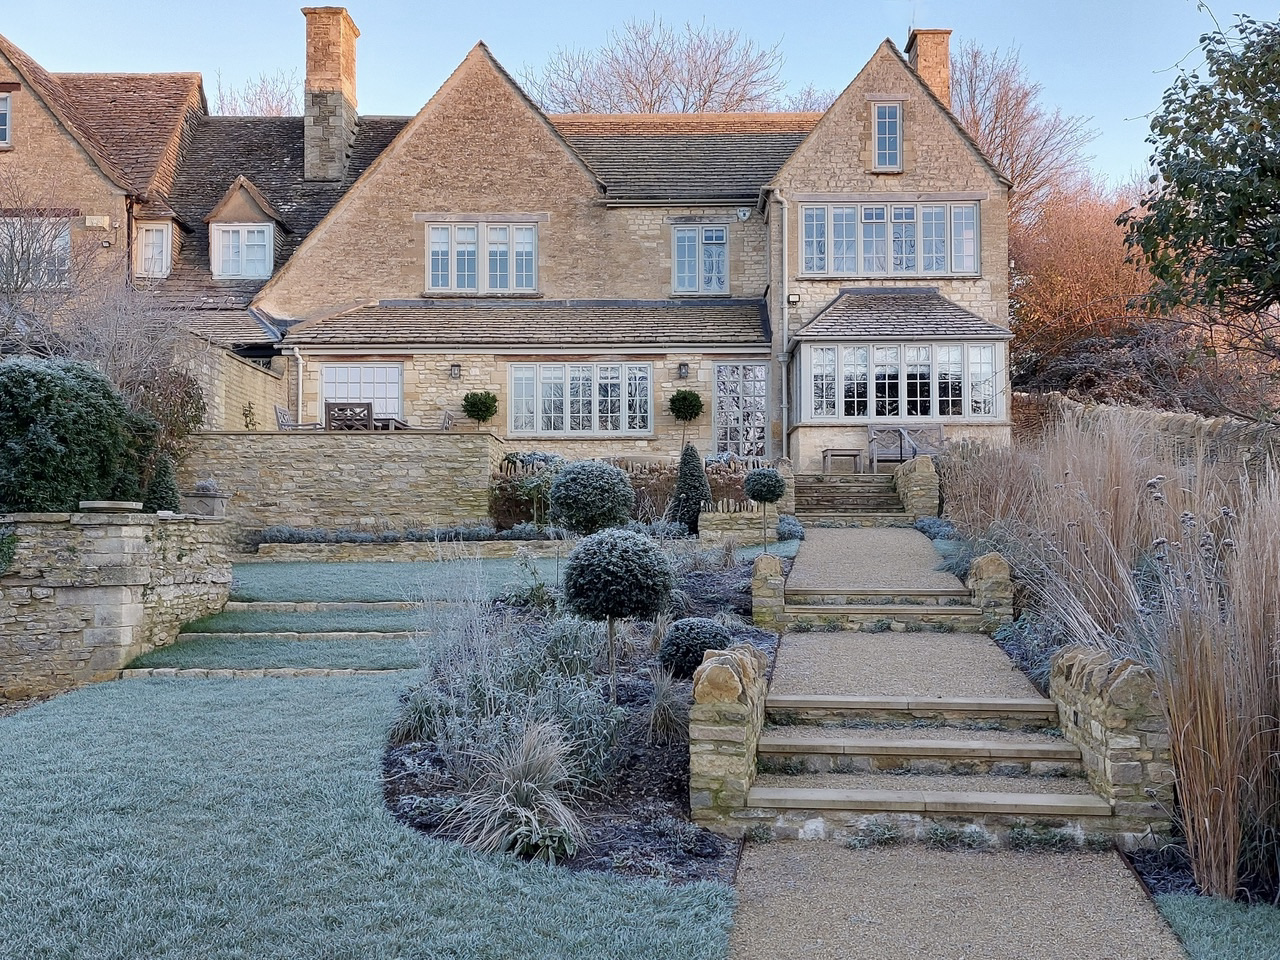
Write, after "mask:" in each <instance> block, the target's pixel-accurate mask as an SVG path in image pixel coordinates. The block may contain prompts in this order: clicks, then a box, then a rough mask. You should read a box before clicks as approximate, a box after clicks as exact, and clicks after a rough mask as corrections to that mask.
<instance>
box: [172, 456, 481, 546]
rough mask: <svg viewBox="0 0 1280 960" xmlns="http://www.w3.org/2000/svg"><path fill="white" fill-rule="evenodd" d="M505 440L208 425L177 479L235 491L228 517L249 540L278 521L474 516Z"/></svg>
mask: <svg viewBox="0 0 1280 960" xmlns="http://www.w3.org/2000/svg"><path fill="white" fill-rule="evenodd" d="M503 446H504V445H503V443H502V441H501V440H499V439H498V438H496V437H494V436H493V435H491V434H488V433H425V432H416V431H394V432H386V433H384V432H371V433H324V432H291V433H243V432H236V433H202V434H198V435H197V436H195V437H193V438H192V443H191V452H190V454H189V455H188V457H187V459H186V460H185V461H184V462H183V463H182V465H181V466H180V467H179V472H178V485H179V487H181V488H182V489H184V490H185V489H190V488H191V487H192V485H194V483H195V482H196V481H197V480H213V481H214V482H216V483H217V485H218V489H219V490H221V491H222V492H223V493H226V494H230V499H229V500H228V501H227V513H226V516H227V520H228V521H229V524H230V526H231V529H232V532H233V535H234V536H235V537H236V538H237V539H239V540H240V541H242V542H243V541H245V540H247V539H250V538H252V537H255V536H256V535H257V534H258V533H260V532H261V531H262V530H263V529H264V528H266V527H269V526H273V525H275V524H288V525H290V526H297V527H324V528H328V529H334V528H337V527H347V526H366V527H377V526H382V527H395V528H403V527H405V526H409V525H413V526H420V527H441V526H453V525H456V524H472V523H479V522H483V521H486V520H487V519H488V517H489V481H490V477H491V475H492V473H493V471H494V469H495V468H496V467H497V464H498V461H499V460H500V459H501V457H502V453H503ZM254 542H256V540H255V541H254Z"/></svg>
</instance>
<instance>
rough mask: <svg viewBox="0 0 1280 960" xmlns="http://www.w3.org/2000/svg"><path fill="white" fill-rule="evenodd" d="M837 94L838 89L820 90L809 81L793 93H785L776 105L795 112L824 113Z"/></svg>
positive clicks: (838, 93)
mask: <svg viewBox="0 0 1280 960" xmlns="http://www.w3.org/2000/svg"><path fill="white" fill-rule="evenodd" d="M838 96H840V91H839V90H822V89H820V88H818V87H815V86H814V85H813V84H812V83H810V84H806V85H805V86H803V87H801V88H800V89H799V90H797V91H796V92H795V93H789V94H787V95H786V96H785V97H783V98H782V100H781V101H780V102H779V103H778V107H779V109H782V110H794V111H796V112H797V113H826V112H827V110H828V109H830V107H831V105H832V104H833V103H835V102H836V98H837V97H838Z"/></svg>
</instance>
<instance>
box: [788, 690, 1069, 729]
mask: <svg viewBox="0 0 1280 960" xmlns="http://www.w3.org/2000/svg"><path fill="white" fill-rule="evenodd" d="M765 719H766V720H767V721H768V722H770V723H774V724H778V725H780V726H793V725H798V724H819V725H822V726H841V725H857V724H864V725H866V724H872V723H876V724H881V723H913V722H920V721H932V722H935V723H941V724H950V725H954V726H969V727H970V728H972V727H973V726H974V725H983V726H987V727H990V728H992V729H997V730H1046V729H1051V728H1056V727H1057V726H1058V707H1057V705H1056V704H1055V703H1054V702H1053V701H1052V700H1047V699H1045V698H1044V697H963V698H962V697H919V696H914V697H877V696H844V695H840V696H832V695H829V694H777V693H771V694H769V695H768V697H766V699H765Z"/></svg>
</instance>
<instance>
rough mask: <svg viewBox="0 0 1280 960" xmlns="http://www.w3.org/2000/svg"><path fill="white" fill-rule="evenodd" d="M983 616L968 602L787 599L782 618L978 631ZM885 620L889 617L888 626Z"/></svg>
mask: <svg viewBox="0 0 1280 960" xmlns="http://www.w3.org/2000/svg"><path fill="white" fill-rule="evenodd" d="M982 619H983V618H982V611H981V610H979V609H978V608H977V607H973V606H969V605H968V604H956V605H948V604H942V605H937V604H933V605H930V604H910V603H852V604H837V603H804V604H800V603H790V602H784V603H783V607H782V616H781V617H780V618H779V622H781V623H784V624H793V623H795V621H797V620H813V621H823V622H835V623H838V624H839V627H840V629H842V630H853V631H862V632H872V633H880V632H883V631H885V630H892V631H894V632H897V633H907V632H912V631H917V630H920V629H921V628H923V629H925V630H928V629H929V628H933V629H938V628H942V629H945V630H950V631H958V632H961V633H977V632H979V631H980V630H981V628H982ZM884 621H887V623H888V625H887V626H886V625H885V623H884Z"/></svg>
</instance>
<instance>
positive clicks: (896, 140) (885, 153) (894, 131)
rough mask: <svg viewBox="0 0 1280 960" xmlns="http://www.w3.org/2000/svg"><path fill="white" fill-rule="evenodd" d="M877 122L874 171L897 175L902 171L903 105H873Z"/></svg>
mask: <svg viewBox="0 0 1280 960" xmlns="http://www.w3.org/2000/svg"><path fill="white" fill-rule="evenodd" d="M871 109H872V113H873V116H874V120H875V163H874V164H873V165H872V169H873V170H884V171H889V172H893V173H896V172H898V171H900V170H901V169H902V104H900V103H875V104H872V105H871Z"/></svg>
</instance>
